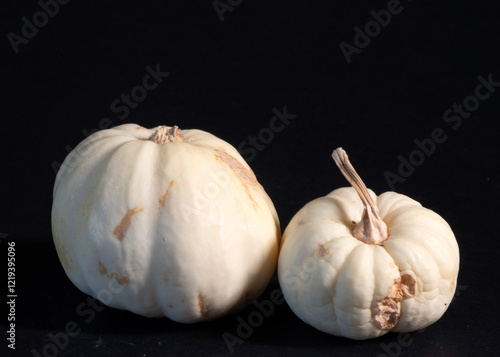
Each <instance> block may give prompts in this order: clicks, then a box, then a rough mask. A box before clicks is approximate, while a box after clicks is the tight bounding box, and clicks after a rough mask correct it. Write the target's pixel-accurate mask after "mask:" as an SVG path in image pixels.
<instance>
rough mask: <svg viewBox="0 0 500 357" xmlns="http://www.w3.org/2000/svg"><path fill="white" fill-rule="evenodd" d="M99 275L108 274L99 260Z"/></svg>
mask: <svg viewBox="0 0 500 357" xmlns="http://www.w3.org/2000/svg"><path fill="white" fill-rule="evenodd" d="M99 273H100V274H101V275H106V274H108V269H106V266H105V265H104V264H103V263H102V262H101V261H100V260H99Z"/></svg>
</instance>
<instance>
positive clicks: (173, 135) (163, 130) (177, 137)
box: [149, 125, 183, 144]
mask: <svg viewBox="0 0 500 357" xmlns="http://www.w3.org/2000/svg"><path fill="white" fill-rule="evenodd" d="M149 140H151V141H152V142H154V143H155V144H165V143H173V142H182V141H183V140H182V136H181V129H179V127H178V126H177V125H174V126H173V127H171V128H170V129H169V128H168V126H165V125H162V126H159V127H158V128H157V129H156V131H155V132H154V133H153V135H151V137H150V138H149Z"/></svg>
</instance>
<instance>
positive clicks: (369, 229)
mask: <svg viewBox="0 0 500 357" xmlns="http://www.w3.org/2000/svg"><path fill="white" fill-rule="evenodd" d="M332 157H333V160H334V161H335V163H336V164H337V166H338V167H339V169H340V171H341V172H342V174H343V175H344V177H345V178H346V179H347V181H349V183H350V184H351V185H352V187H353V188H354V189H355V190H356V192H357V193H358V195H359V197H360V198H361V201H362V202H363V205H364V206H365V210H364V212H363V216H362V218H361V221H359V222H358V223H357V224H356V226H355V227H354V230H353V235H354V237H355V238H357V239H359V240H360V241H362V242H364V243H367V244H377V245H380V244H382V243H383V242H384V241H385V240H386V239H387V238H388V237H389V233H388V230H387V224H385V222H384V221H383V220H382V218H380V214H379V211H378V208H377V203H376V202H375V201H374V200H373V198H372V196H370V193H369V192H368V188H366V186H365V184H364V182H363V180H361V177H359V175H358V173H357V172H356V170H354V167H353V166H352V165H351V163H350V162H349V158H348V157H347V154H346V152H345V151H344V150H343V149H342V148H338V149H336V150H335V151H334V152H333V154H332Z"/></svg>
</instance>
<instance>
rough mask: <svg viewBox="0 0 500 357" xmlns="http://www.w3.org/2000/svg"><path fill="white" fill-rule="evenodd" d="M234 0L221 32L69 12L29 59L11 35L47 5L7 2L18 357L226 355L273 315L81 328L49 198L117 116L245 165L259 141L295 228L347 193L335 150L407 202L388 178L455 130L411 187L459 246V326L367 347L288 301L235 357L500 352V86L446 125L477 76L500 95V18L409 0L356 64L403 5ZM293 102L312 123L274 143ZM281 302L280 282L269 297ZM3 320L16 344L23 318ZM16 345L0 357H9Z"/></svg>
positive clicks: (7, 207) (207, 7) (8, 191)
mask: <svg viewBox="0 0 500 357" xmlns="http://www.w3.org/2000/svg"><path fill="white" fill-rule="evenodd" d="M222 2H223V3H228V2H227V0H225V1H222ZM232 3H233V4H234V5H235V6H232V11H226V12H224V13H223V15H222V16H223V18H222V20H221V18H220V17H219V15H218V13H217V11H216V10H215V8H214V5H213V2H212V1H210V0H208V1H164V2H160V1H158V2H146V1H142V2H141V1H121V2H116V3H113V4H110V3H106V4H103V3H102V2H96V3H92V4H90V3H88V2H82V1H70V2H69V3H67V4H65V5H60V6H59V9H58V11H57V13H56V14H55V15H54V16H53V17H51V18H49V19H48V22H47V24H46V25H45V26H43V27H41V28H39V31H38V33H37V34H36V35H35V36H34V37H33V38H31V39H29V42H28V43H25V44H20V45H19V48H18V49H19V51H18V53H17V54H16V53H15V51H14V49H13V46H12V45H11V44H10V42H9V39H8V34H9V33H11V32H12V33H15V34H18V35H21V34H22V26H23V21H22V18H23V17H24V16H25V17H26V18H27V19H28V20H32V19H33V15H34V14H36V13H37V12H39V11H40V9H41V8H40V5H39V4H37V3H36V2H35V1H3V2H2V10H1V11H0V13H1V15H0V16H1V26H2V37H1V51H2V52H1V53H2V54H1V59H2V70H1V76H2V77H1V85H2V100H1V101H2V102H3V104H2V106H1V113H2V114H1V117H2V129H1V154H0V155H1V170H2V171H1V187H0V197H1V201H0V202H1V204H0V212H1V219H0V234H1V235H0V246H1V247H2V250H1V252H2V255H4V257H3V258H1V259H0V260H1V261H4V262H6V258H7V243H8V242H15V243H16V259H17V260H16V263H17V274H16V279H17V293H18V298H17V304H16V352H17V355H20V356H30V355H33V353H32V352H31V351H32V350H33V349H35V350H37V351H38V352H40V353H42V350H43V348H44V346H47V344H49V343H53V342H51V339H50V336H51V334H53V335H56V334H58V333H61V332H62V331H64V329H65V326H66V324H67V323H68V321H74V322H75V323H76V324H77V325H78V328H79V329H81V332H80V333H79V334H78V335H77V336H74V337H71V338H70V339H69V341H67V343H65V345H64V346H63V348H59V349H58V350H57V351H53V350H46V352H47V353H49V354H50V353H55V352H57V355H59V356H63V355H64V356H89V355H93V356H112V355H113V356H114V355H118V354H120V355H126V356H157V355H225V354H230V350H229V348H228V347H227V346H226V343H225V342H224V339H223V337H222V336H223V334H224V333H225V332H228V333H230V334H233V335H237V328H238V325H239V324H240V321H241V320H243V321H247V319H248V316H249V315H250V314H251V313H252V312H253V311H256V307H255V306H250V307H249V308H248V309H246V310H244V311H242V312H240V313H238V314H236V315H232V316H227V317H225V318H222V319H220V320H217V321H213V322H208V323H201V324H195V325H183V324H178V323H174V322H171V321H169V320H168V319H166V318H164V319H146V318H142V317H139V316H135V315H133V314H131V313H128V312H123V311H117V310H113V309H110V308H105V309H103V310H102V311H101V306H100V305H96V306H97V308H94V309H93V311H94V312H95V314H94V315H90V313H89V315H85V316H84V317H82V316H80V315H79V314H78V313H77V310H78V308H79V307H80V306H81V304H86V303H87V300H86V299H87V296H86V295H85V294H83V293H81V292H80V291H78V290H77V289H76V288H75V287H74V286H73V285H72V284H71V283H70V281H69V280H68V279H67V278H66V276H65V274H64V272H63V270H62V267H61V265H60V263H59V260H58V258H57V255H56V252H55V249H54V246H53V243H52V236H51V228H50V210H51V202H52V187H53V183H54V179H55V172H56V168H57V166H58V164H59V163H61V162H62V161H63V160H64V158H65V156H66V155H67V147H74V146H75V145H76V144H77V143H78V142H80V141H81V140H83V139H84V138H85V135H84V134H83V133H82V131H84V130H86V131H91V130H94V129H99V126H100V125H102V124H103V123H106V120H103V119H104V118H108V119H109V121H107V123H108V124H110V125H112V126H114V125H119V124H122V123H126V122H131V123H138V124H140V125H142V126H146V127H154V126H157V125H160V124H166V125H174V124H175V125H178V126H179V127H181V128H185V129H189V128H198V129H202V130H206V131H209V132H211V133H213V134H215V135H217V136H218V137H220V138H222V139H224V140H226V141H228V142H229V143H231V144H233V145H234V146H235V147H240V149H245V148H246V149H248V148H249V147H250V144H249V143H250V139H249V136H250V137H252V136H253V137H257V138H259V133H260V135H261V138H264V141H266V142H265V144H263V148H262V147H261V149H262V150H260V151H259V150H256V151H255V155H251V156H250V155H249V154H248V153H247V154H246V156H245V158H246V159H247V160H248V161H249V163H250V165H251V166H252V168H253V170H254V172H255V173H256V175H257V177H258V179H259V181H260V183H261V184H262V185H263V186H264V188H265V189H266V191H267V192H268V194H269V195H270V197H271V198H272V199H273V202H274V204H275V206H276V208H277V211H278V214H279V217H280V221H281V224H282V229H284V228H285V227H286V225H287V223H288V222H289V220H290V219H291V217H292V216H293V214H294V213H295V212H297V211H298V210H299V209H300V208H301V207H302V206H303V205H304V204H305V203H307V202H308V201H310V200H312V199H314V198H316V197H319V196H323V195H325V194H327V193H328V192H330V191H331V190H333V189H335V188H338V187H341V186H346V185H347V183H346V181H345V180H344V178H343V177H342V175H341V174H340V173H339V172H338V170H337V168H336V166H335V164H334V163H333V160H332V159H331V157H330V155H331V152H332V150H333V149H335V148H336V147H339V146H342V147H344V148H345V149H346V150H347V152H348V153H349V155H350V158H351V161H352V162H353V164H354V166H355V167H356V168H357V170H358V172H359V173H360V175H361V176H362V177H363V178H364V180H365V182H366V184H367V185H368V187H370V188H372V189H373V190H374V191H375V192H377V193H382V192H384V191H387V190H389V189H390V188H391V187H390V185H389V184H388V181H387V179H386V175H387V172H391V173H393V174H395V175H400V176H401V171H400V170H399V168H398V166H399V165H400V162H401V159H407V160H409V159H410V158H413V160H416V159H418V155H419V154H418V153H416V152H414V151H415V150H418V146H417V144H416V143H415V140H420V141H426V142H428V140H429V139H430V138H431V137H432V134H431V133H432V132H433V131H434V130H435V129H437V128H440V129H441V130H442V131H443V132H444V135H446V140H444V142H441V143H436V144H435V148H434V149H433V150H432V151H433V152H432V153H429V154H425V155H423V156H422V155H421V156H420V158H421V160H420V162H417V163H416V164H415V165H413V166H415V167H414V171H413V172H412V173H411V174H410V175H407V176H408V177H402V176H401V178H402V182H398V183H396V184H395V186H394V189H395V190H396V191H398V192H400V193H403V194H406V195H408V196H410V197H412V198H414V199H416V200H418V201H420V202H421V203H422V204H423V205H424V206H425V207H428V208H430V209H433V210H435V211H436V212H438V213H439V214H440V215H442V216H443V217H444V218H445V219H446V220H447V221H448V222H449V224H450V225H451V227H452V228H453V230H454V232H455V235H456V238H457V241H458V243H459V246H460V249H461V267H460V274H459V280H458V290H457V296H456V298H455V300H454V302H453V303H452V304H451V306H450V308H449V309H448V311H447V312H446V313H445V315H444V316H443V317H442V319H440V320H439V321H438V322H437V323H435V324H434V325H432V326H430V327H428V328H427V329H425V330H424V331H418V332H414V333H412V334H410V335H409V336H407V335H398V334H394V333H389V334H387V335H386V336H384V337H382V338H379V339H373V340H368V341H351V340H347V339H343V338H338V337H333V336H329V335H326V334H323V333H321V332H318V331H316V330H315V329H314V328H312V327H309V326H307V325H305V324H304V323H302V322H301V321H300V320H299V319H298V318H297V317H295V316H294V315H293V313H292V312H291V310H290V309H289V308H288V307H287V306H286V303H283V304H277V305H275V306H274V312H273V313H272V314H271V316H269V317H266V318H265V319H264V320H263V322H262V323H261V324H260V325H259V326H257V327H255V328H254V329H253V331H251V333H249V336H245V338H244V339H243V340H244V342H243V343H237V344H235V345H234V346H233V347H234V353H233V354H234V355H262V356H264V355H278V354H280V355H283V354H286V355H305V356H307V355H311V356H312V355H315V356H316V355H325V356H326V355H328V356H351V355H353V356H378V355H384V354H385V355H389V356H399V355H403V356H433V355H444V356H462V355H463V356H471V355H475V356H476V355H477V356H479V355H481V356H482V355H484V356H489V355H495V354H496V355H500V350H499V347H498V342H499V337H500V334H499V332H498V325H497V321H498V318H499V317H500V316H499V313H498V292H499V290H500V289H498V287H497V285H498V283H497V271H498V269H497V266H496V263H497V262H498V258H497V254H498V248H499V244H498V240H499V238H500V237H499V233H498V232H499V229H498V221H499V220H498V213H499V205H498V199H499V188H500V184H499V170H498V159H497V158H498V155H499V153H500V152H499V145H498V137H499V135H498V130H497V127H498V125H495V124H497V122H498V121H499V120H500V118H499V115H498V113H500V93H499V92H500V86H497V87H494V88H493V89H492V90H494V91H493V92H492V93H490V96H489V98H488V99H485V100H480V101H478V106H477V108H474V110H472V112H471V113H467V115H466V116H468V117H467V118H464V119H463V120H462V121H461V122H460V123H458V122H455V121H453V122H446V121H445V120H444V119H443V115H444V114H445V113H446V111H447V110H448V109H453V105H454V104H455V103H456V104H463V103H464V100H466V98H467V97H469V96H471V95H474V94H475V90H476V87H477V86H478V85H479V84H480V83H481V82H480V80H479V79H478V77H479V76H482V77H483V78H485V79H487V78H488V76H490V77H491V78H492V79H493V81H496V82H500V61H499V60H500V56H499V55H498V52H499V51H498V47H499V45H500V42H499V34H500V32H499V29H500V25H499V19H500V11H499V8H498V6H495V4H496V2H494V1H490V2H483V1H475V2H461V3H456V2H452V1H447V2H443V1H438V2H432V1H417V0H413V1H410V0H401V5H400V7H399V8H401V9H402V10H401V12H400V13H398V14H395V15H392V18H391V20H390V23H389V24H388V25H387V26H386V27H383V28H381V29H380V31H379V32H380V33H379V34H378V35H376V36H374V37H373V38H371V39H370V42H369V43H368V44H367V45H366V47H364V48H362V49H361V50H360V52H359V53H357V54H353V55H352V57H351V60H352V61H351V63H348V62H347V61H346V58H345V56H344V55H343V53H342V51H341V49H340V44H341V43H342V42H346V43H348V44H350V45H354V36H355V30H354V27H355V26H358V27H359V28H361V29H364V27H365V25H366V24H367V23H368V22H369V21H372V20H373V15H372V14H371V11H372V10H375V11H377V12H378V11H380V10H383V9H386V8H387V4H388V2H387V1H371V2H368V1H366V2H364V1H363V2H353V4H351V2H348V1H342V2H331V1H322V2H307V1H300V2H298V1H297V2H293V3H292V2H291V1H272V2H271V1H249V0H244V1H234V0H233V1H232ZM147 66H150V67H152V68H155V67H156V66H159V68H160V69H161V71H163V72H169V73H170V75H169V76H168V77H166V78H165V79H164V80H163V82H162V83H160V84H159V85H158V87H157V88H156V89H154V90H151V91H149V92H148V93H147V97H146V98H145V99H144V100H143V101H141V102H140V103H138V105H137V108H135V109H131V110H130V113H129V115H128V116H127V117H126V118H123V119H120V118H119V115H118V114H117V113H116V111H113V110H112V109H111V107H110V105H111V103H112V102H113V101H115V100H116V99H119V98H120V96H121V95H122V94H127V93H128V94H130V92H131V90H132V89H133V88H134V87H136V86H137V85H140V84H141V83H142V80H143V78H144V76H145V75H146V74H147V71H146V69H145V68H146V67H147ZM482 91H483V92H481V93H486V92H484V88H483V89H482ZM468 100H469V102H468V103H469V108H470V103H474V102H473V99H471V98H469V99H468ZM285 106H286V110H287V112H288V113H289V114H294V115H296V117H295V118H294V119H291V120H290V123H289V124H288V125H287V126H286V127H285V128H284V129H283V130H282V131H280V132H276V133H274V134H273V137H272V138H270V137H268V136H265V134H266V133H267V134H269V128H270V123H271V118H272V117H273V116H274V113H273V108H276V109H277V110H278V111H280V112H281V111H282V110H283V108H284V107H285ZM266 128H267V129H266ZM261 144H262V142H261ZM242 154H243V152H242ZM2 266H3V268H2V269H4V271H5V273H0V276H4V277H6V271H7V266H6V263H4V264H3V265H2ZM1 285H5V287H6V285H7V283H6V280H5V282H4V283H2V284H1ZM278 287H279V285H278V283H277V281H276V279H273V281H272V282H271V284H270V286H269V288H268V290H267V291H266V292H265V293H264V295H263V296H262V297H261V298H260V300H259V301H263V300H266V299H269V298H270V296H271V293H272V292H273V291H276V289H278ZM2 291H6V289H5V288H3V289H2ZM5 295H6V293H5V294H4V296H5ZM2 301H3V299H2ZM85 306H87V305H85ZM87 308H88V306H87ZM2 311H4V310H2ZM85 318H87V319H88V320H89V321H86V320H85ZM0 321H1V324H2V331H5V330H6V329H7V327H6V326H7V312H5V315H4V316H2V317H1V318H0ZM5 335H6V333H5V332H2V336H5ZM398 339H399V340H398ZM2 341H3V342H1V344H2V346H1V347H0V348H1V350H2V351H4V350H5V351H7V352H8V353H12V351H11V350H9V349H7V342H6V340H5V339H4V338H2ZM398 341H399V343H398ZM3 353H4V352H2V354H3Z"/></svg>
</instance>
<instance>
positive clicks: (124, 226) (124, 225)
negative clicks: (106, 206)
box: [113, 208, 144, 242]
mask: <svg viewBox="0 0 500 357" xmlns="http://www.w3.org/2000/svg"><path fill="white" fill-rule="evenodd" d="M143 209H144V208H140V209H137V208H131V209H129V210H128V211H127V213H125V215H124V216H123V218H122V219H121V221H120V223H118V224H117V225H116V227H115V229H114V230H113V235H114V236H115V237H116V239H118V240H119V241H120V242H121V241H122V240H123V238H125V235H126V234H127V231H128V228H129V227H130V223H132V216H133V215H135V214H136V213H138V212H141V211H142V210H143Z"/></svg>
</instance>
